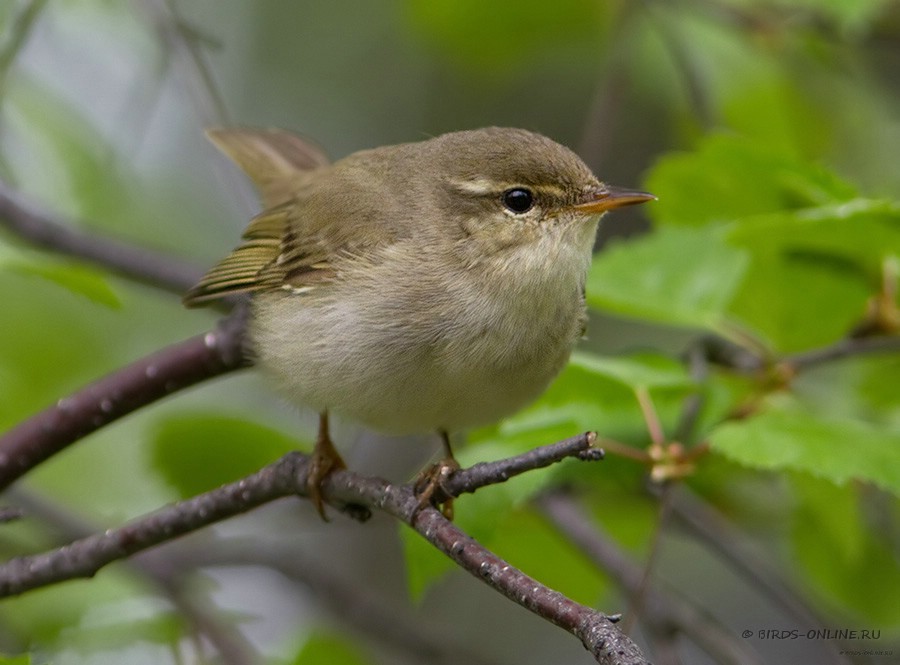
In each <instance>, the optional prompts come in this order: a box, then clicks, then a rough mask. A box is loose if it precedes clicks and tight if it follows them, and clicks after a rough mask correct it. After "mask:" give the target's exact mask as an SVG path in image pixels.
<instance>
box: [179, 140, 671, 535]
mask: <svg viewBox="0 0 900 665" xmlns="http://www.w3.org/2000/svg"><path fill="white" fill-rule="evenodd" d="M207 133H208V136H209V138H210V139H211V140H212V142H213V143H214V144H215V145H216V146H217V147H218V148H220V149H221V150H222V151H223V152H224V153H225V154H226V155H227V156H229V157H230V158H231V159H232V160H233V161H234V162H235V163H236V164H237V165H238V166H239V167H240V168H241V169H242V170H243V171H244V172H245V173H246V175H247V176H248V177H249V178H250V179H251V180H252V181H253V183H254V184H255V186H256V188H257V189H258V191H259V193H260V196H261V199H262V204H263V210H262V212H260V213H259V214H258V215H256V216H255V217H254V218H253V219H252V220H251V221H250V223H249V225H248V226H247V228H246V230H245V231H244V233H243V236H242V238H241V240H240V243H239V244H238V245H237V247H236V248H235V249H234V250H233V251H232V252H231V253H230V254H228V255H227V256H226V257H225V258H224V259H222V260H221V261H220V262H219V263H217V264H216V265H214V266H213V267H212V268H211V269H210V270H209V271H208V272H207V273H206V275H205V276H204V277H203V278H202V279H201V280H200V281H199V282H198V283H197V284H196V285H195V286H194V287H193V288H191V289H190V290H189V291H188V292H187V293H186V294H185V296H184V298H183V301H184V303H185V305H187V306H189V307H193V306H198V305H202V304H205V303H208V302H210V301H213V300H216V299H219V298H223V297H226V296H230V295H234V294H239V293H247V294H250V301H251V305H250V311H251V314H250V322H249V327H248V331H249V353H250V354H251V355H252V357H253V362H254V364H256V365H258V366H260V367H261V368H262V370H263V372H264V373H265V375H266V376H267V377H268V378H269V379H270V381H271V382H272V384H273V385H274V386H275V388H276V390H277V391H278V392H279V393H280V394H281V395H282V396H283V397H284V398H286V399H287V400H288V401H289V402H292V403H296V404H300V405H305V406H307V407H310V408H313V409H315V410H316V411H317V412H318V413H319V430H318V434H317V437H316V443H315V447H314V450H313V454H312V457H311V466H310V471H309V474H308V478H309V481H308V482H309V494H310V498H311V499H312V500H313V502H314V504H315V506H316V508H317V510H318V511H319V513H320V514H321V515H322V516H323V518H324V517H325V513H324V506H323V497H322V494H321V484H322V481H323V480H324V478H325V477H326V476H327V475H328V474H329V473H331V472H332V471H333V470H335V469H339V468H345V466H346V465H345V464H344V462H343V460H342V458H341V456H340V454H339V452H338V451H337V449H336V447H335V445H334V443H333V441H332V439H331V436H330V427H329V414H330V413H334V414H338V415H339V416H340V417H342V418H347V419H350V420H353V421H356V422H358V423H361V424H363V425H365V426H367V427H370V428H372V429H375V430H378V431H381V432H385V433H389V434H410V433H425V432H432V433H433V432H437V433H439V434H440V437H441V440H442V442H443V446H444V455H445V457H444V460H443V461H442V463H441V464H440V465H437V466H435V467H433V468H432V470H431V471H430V472H429V473H428V474H426V476H425V477H426V480H425V481H424V482H420V483H418V485H417V486H418V487H419V490H420V497H422V501H423V502H424V503H427V501H429V500H431V499H432V497H434V496H436V488H437V487H438V486H439V484H440V482H441V481H440V478H442V477H446V474H447V473H452V472H453V470H455V469H456V468H458V465H456V462H455V458H454V456H453V452H452V448H451V446H450V433H457V432H465V431H466V430H469V429H471V428H474V427H478V426H482V425H487V424H491V423H494V422H497V421H499V420H501V419H502V418H504V417H506V416H509V415H510V414H512V413H514V412H516V411H517V410H519V409H521V408H523V407H524V406H525V405H527V404H529V403H530V402H532V401H533V400H535V399H536V398H537V397H538V396H539V395H540V394H541V393H542V392H543V391H544V390H545V389H546V387H547V386H548V385H549V383H550V382H551V381H552V380H553V379H554V378H555V377H556V376H557V375H558V374H559V372H560V371H561V370H562V368H563V367H564V366H565V364H566V362H567V360H568V358H569V355H570V353H571V351H572V349H573V347H574V346H575V344H576V343H577V341H578V340H579V338H580V337H582V335H583V333H584V329H585V325H586V321H587V315H586V309H585V280H586V276H587V272H588V268H589V266H590V263H591V259H592V249H593V245H594V240H595V235H596V231H597V226H598V223H599V220H600V217H601V216H602V215H603V214H605V213H606V212H607V211H609V210H613V209H615V208H619V207H622V206H627V205H633V204H638V203H644V202H646V201H650V200H652V199H654V198H655V197H654V196H653V195H651V194H649V193H646V192H642V191H637V190H629V189H622V188H617V187H614V186H611V185H608V184H606V183H604V182H602V181H600V180H599V179H598V178H597V177H596V176H595V175H594V174H593V173H592V172H591V169H590V168H589V167H588V166H587V165H586V164H585V163H584V162H583V161H582V159H581V158H579V157H578V156H577V155H576V154H575V153H574V152H572V151H571V150H570V149H568V148H566V147H564V146H563V145H561V144H559V143H557V142H555V141H553V140H551V139H549V138H547V137H545V136H543V135H541V134H537V133H535V132H531V131H528V130H524V129H516V128H504V127H487V128H481V129H474V130H464V131H456V132H450V133H446V134H442V135H440V136H436V137H433V138H429V139H426V140H422V141H416V142H409V143H403V144H399V145H391V146H383V147H378V148H374V149H368V150H362V151H359V152H356V153H353V154H351V155H349V156H347V157H344V158H343V159H340V160H338V161H335V162H330V161H329V160H328V158H327V157H326V155H325V153H324V152H323V151H322V150H321V149H320V148H319V147H318V146H316V145H314V144H313V143H311V142H310V141H308V140H306V139H304V138H302V137H300V136H298V135H296V134H293V133H291V132H288V131H285V130H281V129H251V128H217V129H212V130H209V131H208V132H207ZM442 474H443V475H442Z"/></svg>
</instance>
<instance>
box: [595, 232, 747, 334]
mask: <svg viewBox="0 0 900 665" xmlns="http://www.w3.org/2000/svg"><path fill="white" fill-rule="evenodd" d="M723 236H724V234H723V232H722V230H721V229H716V228H714V227H712V226H707V227H704V228H699V229H688V228H674V227H664V228H660V229H658V230H657V231H655V232H654V233H651V234H648V235H646V236H642V237H640V238H638V239H635V240H630V241H627V242H621V243H616V244H613V245H611V246H610V247H609V248H608V249H607V250H606V251H604V252H603V253H601V254H600V255H599V256H597V257H595V259H594V263H593V266H592V267H591V271H590V274H589V275H588V280H587V294H586V297H587V302H588V304H589V305H590V306H591V307H595V308H597V309H601V310H605V311H608V312H614V313H618V314H623V315H626V316H631V317H636V318H643V319H648V320H650V321H654V322H657V323H664V324H669V325H676V326H688V327H706V328H709V329H712V330H717V331H719V332H722V333H726V332H727V328H728V325H727V317H726V310H727V308H728V306H729V304H730V303H731V300H732V298H733V297H734V295H735V292H736V291H737V289H738V287H739V286H740V284H741V281H742V279H743V277H744V273H745V271H746V269H747V264H748V258H749V257H748V254H747V252H746V251H744V250H741V249H736V248H734V247H731V246H729V245H728V244H727V243H726V242H725V240H724V237H723Z"/></svg>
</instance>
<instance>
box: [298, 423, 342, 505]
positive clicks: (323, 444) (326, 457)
mask: <svg viewBox="0 0 900 665" xmlns="http://www.w3.org/2000/svg"><path fill="white" fill-rule="evenodd" d="M346 468H347V465H346V464H344V460H343V459H341V456H340V454H339V453H338V451H337V449H336V448H335V447H334V444H333V443H332V442H331V437H330V436H329V435H328V411H322V412H321V413H320V414H319V433H318V435H317V436H316V445H315V447H314V448H313V452H312V456H311V457H310V460H309V473H308V474H307V476H306V487H307V489H308V490H309V499H310V501H312V502H313V505H314V506H315V507H316V510H318V511H319V515H321V516H322V519H323V520H325V521H326V522H327V521H328V518H327V517H326V516H325V504H324V503H323V501H322V481H324V480H325V478H326V477H327V476H328V474H329V473H331V472H332V471H336V470H338V469H346Z"/></svg>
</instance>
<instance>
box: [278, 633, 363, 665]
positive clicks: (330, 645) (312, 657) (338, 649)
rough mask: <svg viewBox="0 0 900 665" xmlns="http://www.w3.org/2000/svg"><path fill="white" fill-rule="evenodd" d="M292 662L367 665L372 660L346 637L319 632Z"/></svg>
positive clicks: (311, 664)
mask: <svg viewBox="0 0 900 665" xmlns="http://www.w3.org/2000/svg"><path fill="white" fill-rule="evenodd" d="M290 662H291V665H367V663H369V662H370V660H369V659H368V658H366V656H365V654H364V653H363V652H362V650H360V649H359V648H357V647H356V645H355V644H353V643H352V642H351V641H349V640H348V639H347V636H346V635H340V634H333V633H325V632H318V633H315V634H313V635H312V636H311V637H310V638H309V639H308V640H307V641H306V643H305V644H304V645H303V648H302V649H301V650H300V652H299V653H298V654H297V657H296V658H295V659H294V660H292V661H290Z"/></svg>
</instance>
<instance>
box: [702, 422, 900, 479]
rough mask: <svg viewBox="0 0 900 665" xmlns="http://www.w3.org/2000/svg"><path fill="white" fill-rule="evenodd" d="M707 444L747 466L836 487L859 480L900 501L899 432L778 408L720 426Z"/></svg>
mask: <svg viewBox="0 0 900 665" xmlns="http://www.w3.org/2000/svg"><path fill="white" fill-rule="evenodd" d="M709 441H710V444H711V446H712V449H713V450H715V451H717V452H719V453H721V454H723V455H725V456H727V457H729V458H731V459H733V460H735V461H736V462H740V463H741V464H744V465H746V466H751V467H754V468H758V469H770V470H780V471H802V472H805V473H809V474H811V475H813V476H815V477H817V478H824V479H826V480H830V481H831V482H833V483H836V484H838V485H842V484H844V483H847V482H848V481H850V480H861V481H865V482H870V483H872V484H873V485H876V486H878V487H881V488H882V489H884V490H886V491H888V492H892V493H894V494H895V495H898V496H900V432H896V431H891V430H888V429H885V428H878V427H875V426H873V425H870V424H868V423H866V422H863V421H861V420H855V419H850V418H841V419H837V418H828V417H824V416H819V415H817V414H812V413H807V412H804V411H801V410H800V409H799V408H781V407H776V408H772V409H769V410H766V411H763V412H762V413H760V414H759V415H755V416H753V417H750V418H747V419H746V420H742V421H731V422H727V423H724V424H722V425H720V426H719V427H717V428H715V429H714V430H713V431H712V432H711V433H710V435H709Z"/></svg>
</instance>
